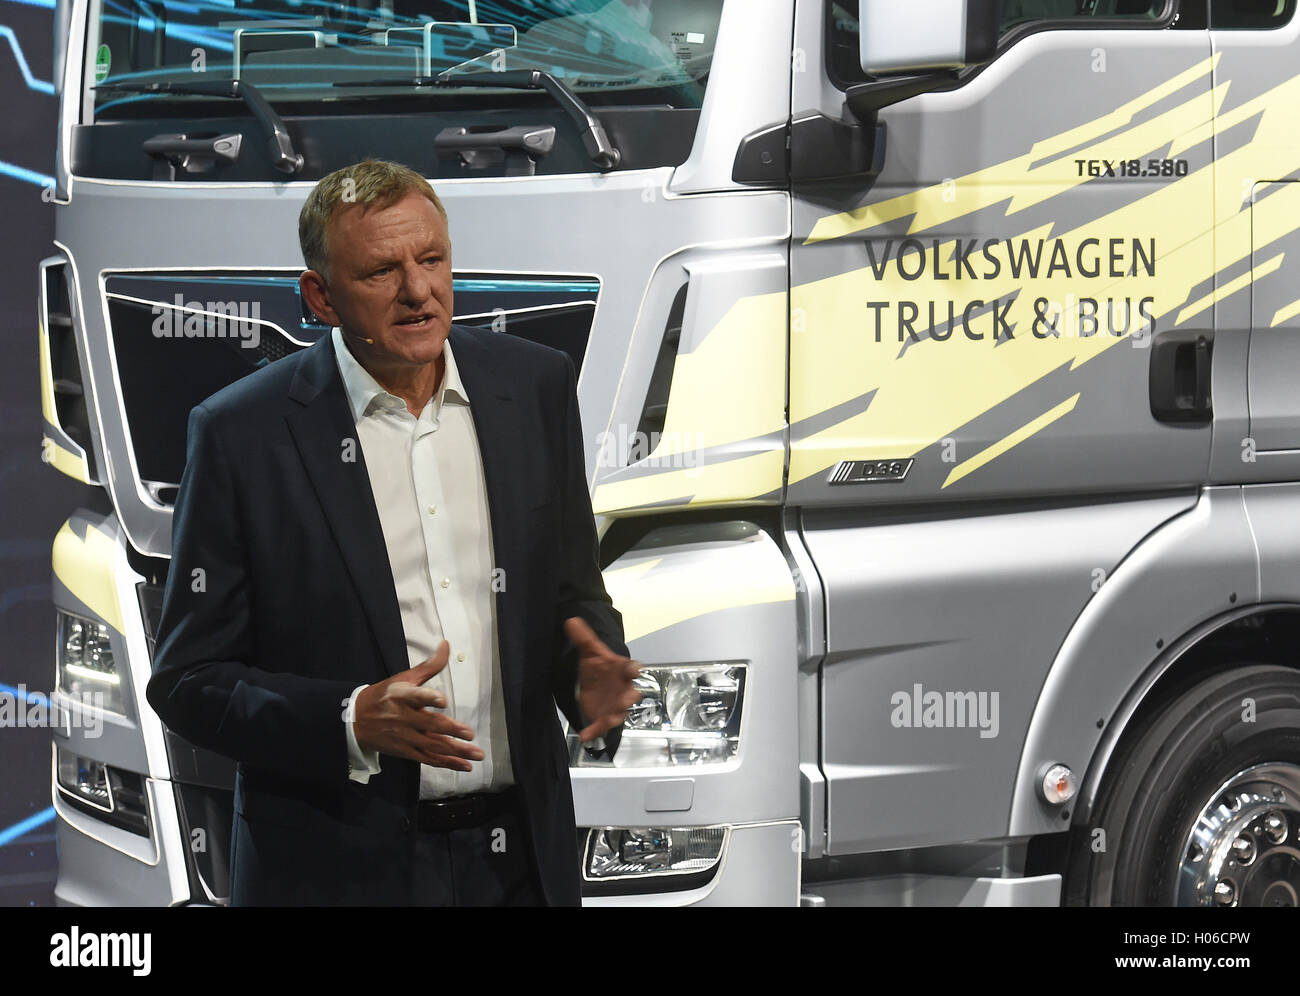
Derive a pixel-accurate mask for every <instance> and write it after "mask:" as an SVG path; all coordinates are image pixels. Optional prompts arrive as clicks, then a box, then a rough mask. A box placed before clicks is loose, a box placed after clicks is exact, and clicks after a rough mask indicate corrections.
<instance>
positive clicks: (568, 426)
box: [553, 353, 629, 758]
mask: <svg viewBox="0 0 1300 996" xmlns="http://www.w3.org/2000/svg"><path fill="white" fill-rule="evenodd" d="M564 363H565V384H564V398H563V403H564V432H563V437H562V442H563V445H564V452H563V454H561V456H560V460H561V466H563V468H564V474H563V477H562V480H561V484H560V496H559V501H560V516H561V519H560V522H561V537H560V554H559V564H558V569H559V579H558V580H559V595H558V599H559V601H558V606H557V614H556V620H555V627H556V651H555V660H556V662H557V667H556V672H555V675H554V681H553V687H554V691H555V701H556V702H557V703H558V704H559V706H560V710H561V712H563V713H564V715H565V717H566V718H567V719H568V720H569V725H570V726H572V727H573V729H574V730H580V729H581V728H582V727H583V726H585V725H586V723H585V722H584V721H583V717H582V716H581V715H580V713H579V710H578V703H577V700H576V699H575V697H574V686H575V684H576V683H577V680H578V653H577V650H576V648H575V647H574V646H573V643H572V642H571V641H570V640H569V637H568V634H567V633H565V631H564V620H566V619H568V618H569V617H570V616H581V617H582V618H583V619H584V620H586V622H587V625H589V626H590V627H591V628H592V629H593V630H594V631H595V633H596V635H597V636H598V637H600V639H601V640H602V641H603V642H604V644H605V646H607V647H609V649H610V650H612V651H613V652H614V653H616V654H622V655H624V656H629V654H628V648H627V644H626V643H625V642H624V641H623V616H622V615H621V614H620V613H619V611H618V609H616V608H614V602H613V600H612V599H611V598H610V597H609V594H608V593H607V592H606V591H605V581H604V578H603V577H602V576H601V572H600V541H599V539H598V538H597V536H596V523H595V519H594V518H593V514H592V510H591V493H590V491H589V490H588V487H587V459H586V450H585V448H584V446H583V442H582V419H581V417H580V415H579V412H578V391H577V384H578V376H577V371H576V370H575V368H574V365H573V360H572V359H571V358H570V357H569V355H568V354H567V353H566V354H564ZM621 734H622V727H618V726H616V727H614V729H612V730H610V731H609V732H608V733H606V734H605V756H606V757H608V758H613V756H614V752H615V751H616V750H617V749H618V744H619V739H620V737H621Z"/></svg>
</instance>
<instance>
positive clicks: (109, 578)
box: [51, 522, 123, 633]
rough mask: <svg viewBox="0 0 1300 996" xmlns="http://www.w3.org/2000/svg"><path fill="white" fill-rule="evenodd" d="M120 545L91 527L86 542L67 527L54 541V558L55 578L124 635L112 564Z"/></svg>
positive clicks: (64, 526)
mask: <svg viewBox="0 0 1300 996" xmlns="http://www.w3.org/2000/svg"><path fill="white" fill-rule="evenodd" d="M116 553H117V545H116V544H115V543H114V541H113V539H112V537H110V536H108V535H107V534H105V533H103V532H101V531H100V530H98V529H96V528H95V527H94V526H92V525H88V526H87V527H86V538H85V539H84V540H83V539H82V538H81V537H80V536H78V535H77V534H76V533H74V532H73V531H72V527H71V526H70V525H69V524H68V523H66V522H65V523H64V524H63V528H62V529H60V530H59V531H58V534H57V535H56V536H55V537H54V550H53V553H52V555H51V559H52V561H53V566H54V576H55V577H56V578H58V579H59V580H60V581H61V582H62V583H63V585H64V587H66V588H67V589H68V591H70V592H72V594H73V595H75V596H76V597H77V598H79V599H81V601H83V602H84V603H86V605H87V606H88V607H89V608H90V610H91V611H92V612H94V613H95V614H96V615H98V616H99V617H100V618H101V619H103V620H104V622H106V623H108V625H109V626H111V627H113V629H115V630H116V631H117V632H119V633H121V632H122V631H123V627H122V607H121V605H120V604H119V602H118V598H117V586H116V584H115V583H114V573H113V564H114V561H115V558H116Z"/></svg>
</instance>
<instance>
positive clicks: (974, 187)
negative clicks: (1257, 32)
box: [805, 53, 1226, 245]
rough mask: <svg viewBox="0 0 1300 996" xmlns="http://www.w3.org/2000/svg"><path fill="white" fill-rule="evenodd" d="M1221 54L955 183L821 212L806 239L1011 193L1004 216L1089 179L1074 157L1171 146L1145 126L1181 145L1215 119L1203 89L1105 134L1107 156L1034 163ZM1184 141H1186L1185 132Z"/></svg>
mask: <svg viewBox="0 0 1300 996" xmlns="http://www.w3.org/2000/svg"><path fill="white" fill-rule="evenodd" d="M1218 60H1219V53H1216V54H1215V55H1213V56H1211V57H1209V58H1207V59H1205V60H1203V61H1201V62H1199V63H1197V64H1195V65H1194V66H1192V67H1191V68H1189V69H1187V70H1185V71H1184V72H1182V73H1179V74H1178V75H1177V76H1175V77H1173V78H1172V79H1170V80H1168V81H1167V82H1165V83H1164V84H1162V85H1160V86H1157V87H1154V88H1153V89H1151V90H1150V91H1148V92H1147V93H1144V94H1142V95H1140V96H1138V97H1136V98H1134V99H1133V100H1131V101H1129V102H1128V103H1127V104H1123V105H1121V106H1120V107H1118V108H1116V109H1115V110H1114V111H1112V112H1110V113H1109V114H1105V115H1102V116H1101V117H1099V118H1096V119H1094V120H1092V121H1089V122H1087V123H1085V124H1082V125H1079V126H1078V127H1076V128H1071V129H1069V130H1068V131H1064V132H1060V133H1059V134H1057V135H1054V136H1052V137H1051V138H1047V139H1044V140H1043V141H1041V142H1037V143H1036V144H1035V145H1034V146H1033V147H1032V148H1031V149H1030V150H1029V152H1027V153H1026V154H1025V155H1022V156H1018V157H1017V158H1015V159H1009V160H1006V161H1005V162H1001V163H998V164H997V165H995V166H991V167H989V168H988V169H985V170H979V171H977V172H974V173H971V174H968V175H967V176H964V177H961V178H960V179H957V180H955V181H954V185H953V186H952V187H948V186H946V185H945V184H935V185H932V186H929V187H922V188H920V189H918V190H915V191H910V192H908V193H906V194H902V195H900V196H898V197H893V198H890V199H888V200H884V201H880V202H878V203H875V204H867V205H865V206H863V207H861V208H857V209H855V210H853V211H845V212H842V213H840V214H835V215H830V216H828V217H826V218H822V219H821V220H819V221H818V222H817V224H816V225H815V226H813V230H812V233H811V234H810V235H809V237H808V239H807V240H806V242H805V245H807V244H811V243H814V242H824V241H826V240H828V239H836V238H841V237H843V236H846V235H852V234H854V233H855V232H863V231H867V230H868V229H872V228H875V227H877V226H879V225H884V224H887V223H888V222H891V221H897V220H898V219H900V218H905V217H908V216H909V215H914V216H915V217H914V218H913V220H912V224H911V227H910V228H909V234H910V233H915V232H920V231H926V230H928V229H931V228H935V227H939V226H942V225H946V224H949V223H951V222H953V221H955V220H956V219H957V218H960V217H963V216H965V215H968V214H971V213H973V212H976V211H980V210H982V209H984V208H987V207H990V206H992V205H994V204H998V203H1000V202H1002V201H1005V200H1007V199H1008V198H1009V197H1010V198H1011V200H1012V206H1011V207H1010V208H1009V209H1008V214H1010V213H1014V212H1015V211H1020V210H1023V209H1024V208H1026V207H1029V206H1030V205H1031V204H1037V203H1040V202H1042V201H1044V200H1047V199H1049V198H1051V197H1054V196H1056V195H1057V194H1059V193H1063V192H1065V191H1067V190H1070V189H1072V188H1073V187H1075V186H1077V185H1078V184H1080V183H1084V182H1086V181H1087V180H1088V179H1089V178H1088V177H1079V176H1078V170H1077V168H1076V166H1075V164H1074V160H1075V159H1086V158H1094V159H1101V158H1105V159H1114V158H1115V156H1114V149H1115V148H1117V147H1123V148H1126V149H1132V150H1133V151H1132V154H1131V155H1130V156H1128V158H1137V157H1140V156H1142V155H1144V154H1146V153H1148V152H1150V151H1152V150H1154V149H1157V148H1160V147H1161V146H1162V145H1164V144H1168V140H1166V141H1163V142H1151V143H1150V144H1143V143H1142V142H1141V141H1135V139H1136V137H1137V135H1139V134H1141V133H1143V132H1145V133H1148V134H1149V135H1151V136H1155V135H1157V134H1171V135H1172V136H1173V138H1172V140H1173V141H1174V142H1175V143H1176V147H1181V146H1185V145H1186V144H1188V143H1186V142H1178V141H1177V136H1178V135H1179V134H1182V133H1183V132H1185V131H1187V130H1188V129H1191V128H1193V127H1194V126H1196V125H1206V124H1208V123H1209V122H1210V121H1211V119H1212V112H1211V109H1210V105H1209V104H1208V103H1206V102H1205V101H1204V94H1201V93H1198V94H1196V95H1195V97H1194V98H1193V99H1192V100H1190V101H1188V102H1186V103H1184V104H1182V105H1181V106H1180V107H1177V108H1174V109H1173V110H1170V111H1168V112H1166V113H1164V114H1161V115H1160V116H1158V117H1156V118H1153V119H1152V120H1151V121H1148V122H1145V123H1144V124H1143V125H1140V126H1138V127H1137V128H1135V129H1133V130H1132V131H1130V132H1126V133H1123V134H1120V135H1117V136H1114V137H1112V138H1108V139H1106V140H1105V149H1106V150H1107V153H1108V154H1107V155H1105V156H1102V155H1099V154H1095V153H1096V151H1097V149H1099V148H1101V146H1094V147H1091V150H1092V151H1091V152H1088V151H1084V152H1079V153H1078V154H1072V155H1071V156H1070V157H1069V158H1068V159H1061V160H1058V161H1056V162H1054V163H1047V164H1045V165H1044V166H1042V167H1040V168H1039V169H1037V170H1034V169H1031V166H1032V164H1033V163H1035V162H1039V161H1041V160H1043V159H1050V158H1052V157H1056V156H1060V155H1061V154H1062V153H1064V152H1066V151H1068V150H1070V149H1073V148H1076V147H1078V146H1081V145H1083V143H1085V142H1088V141H1090V140H1100V139H1101V137H1102V136H1103V135H1107V134H1109V133H1110V132H1113V131H1115V130H1116V129H1117V128H1121V127H1123V126H1124V125H1126V124H1128V123H1129V122H1131V121H1132V120H1133V118H1134V117H1135V116H1136V115H1138V114H1139V113H1141V112H1142V111H1144V110H1146V109H1147V108H1148V107H1152V106H1154V105H1155V104H1156V103H1158V102H1159V101H1161V100H1164V99H1165V98H1166V97H1168V96H1170V95H1172V94H1174V93H1177V92H1178V91H1179V90H1181V89H1183V88H1185V87H1187V86H1190V85H1192V84H1194V83H1196V82H1197V81H1199V80H1201V79H1203V78H1204V77H1206V76H1207V75H1208V74H1210V73H1211V72H1212V71H1213V69H1214V67H1215V65H1216V64H1217V63H1218ZM1225 94H1226V88H1220V89H1216V91H1215V94H1214V97H1213V99H1214V100H1215V101H1216V105H1215V106H1217V102H1218V101H1221V100H1222V99H1223V96H1224V95H1225ZM1188 141H1189V142H1190V136H1189V139H1188ZM1027 180H1028V181H1042V182H1043V183H1044V189H1043V190H1041V191H1034V190H1029V191H1025V186H1026V182H1027Z"/></svg>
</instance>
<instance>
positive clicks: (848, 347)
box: [789, 0, 1294, 507]
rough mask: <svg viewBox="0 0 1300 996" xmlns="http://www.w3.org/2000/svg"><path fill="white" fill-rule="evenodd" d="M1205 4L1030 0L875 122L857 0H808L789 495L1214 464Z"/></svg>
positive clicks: (856, 500) (1097, 476) (1085, 489)
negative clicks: (995, 36)
mask: <svg viewBox="0 0 1300 996" xmlns="http://www.w3.org/2000/svg"><path fill="white" fill-rule="evenodd" d="M922 6H925V5H918V6H917V8H916V9H917V10H918V11H920V10H921V8H922ZM928 6H929V7H932V8H935V9H955V8H956V7H957V6H958V5H956V4H943V3H940V4H937V5H935V4H931V5H928ZM1188 7H1189V4H1187V3H1184V4H1183V8H1184V9H1183V10H1182V11H1181V12H1180V10H1179V9H1178V8H1179V5H1178V4H1177V3H1175V2H1168V3H1166V2H1165V0H1085V2H1083V3H1080V2H1079V0H1007V2H1006V3H1005V4H1004V12H1003V15H1002V22H1001V26H1000V38H999V41H998V52H997V55H996V57H995V58H994V59H993V61H992V62H991V63H989V64H988V65H986V66H985V67H983V68H978V69H969V70H965V71H962V72H960V73H959V74H957V76H956V79H955V80H952V81H950V82H948V83H946V84H945V85H944V86H943V87H942V88H941V89H939V90H937V91H934V92H926V93H922V94H920V95H917V96H913V97H910V98H908V99H902V100H899V101H898V102H897V103H892V104H890V105H888V106H885V107H883V108H882V109H880V110H879V112H878V114H876V115H875V122H876V127H872V120H871V118H870V117H869V116H868V117H866V120H863V117H864V116H863V115H858V116H857V117H854V116H852V115H850V113H849V112H848V111H847V110H846V108H845V98H846V96H848V95H851V94H852V93H853V91H852V90H851V88H852V87H853V86H855V85H857V84H861V83H863V82H864V81H866V80H867V79H868V77H867V76H866V74H865V73H864V71H863V69H862V67H861V65H860V63H859V43H860V37H859V26H858V20H857V11H858V6H857V4H856V3H855V2H853V0H832V2H824V0H802V2H801V3H800V5H799V8H800V14H799V21H798V27H799V32H800V34H799V47H798V48H797V49H796V52H795V60H796V65H795V70H796V71H795V72H794V74H793V78H794V87H795V89H794V103H793V108H794V115H793V116H794V122H795V123H794V126H793V128H792V149H791V162H792V169H794V171H795V174H796V175H795V178H794V188H795V197H794V203H793V248H792V252H791V266H792V276H791V333H790V425H791V453H790V467H789V501H790V503H791V504H795V505H802V506H805V507H807V506H810V505H850V504H851V505H858V504H862V503H895V502H913V501H954V500H963V499H968V498H987V497H995V496H1030V495H1071V496H1072V495H1079V494H1086V493H1099V492H1111V493H1118V492H1124V491H1141V490H1150V489H1152V488H1169V487H1178V486H1187V485H1193V484H1195V483H1197V482H1200V481H1202V480H1204V477H1205V473H1206V467H1207V460H1208V454H1209V441H1210V434H1211V428H1210V421H1209V418H1210V414H1209V409H1210V399H1209V397H1208V387H1207V386H1206V385H1207V382H1208V362H1209V360H1210V355H1211V354H1210V349H1209V345H1210V344H1209V343H1208V341H1207V342H1206V343H1204V344H1202V346H1201V347H1200V349H1201V355H1199V356H1198V345H1197V343H1198V339H1197V337H1196V336H1195V335H1190V336H1189V335H1187V333H1188V332H1189V330H1191V331H1192V332H1195V331H1196V330H1202V329H1209V328H1210V327H1211V326H1212V323H1213V319H1214V304H1215V300H1216V298H1215V284H1214V277H1215V269H1216V260H1215V256H1214V216H1213V204H1214V196H1213V194H1214V170H1213V159H1212V155H1213V141H1212V139H1213V134H1212V126H1211V122H1212V120H1213V117H1214V114H1213V109H1214V108H1215V107H1216V106H1217V105H1218V104H1219V103H1220V102H1222V101H1223V99H1224V94H1223V93H1222V92H1221V90H1214V89H1212V86H1213V83H1214V80H1215V76H1214V70H1213V65H1214V63H1213V59H1212V57H1211V56H1212V53H1211V50H1210V43H1209V36H1208V32H1207V31H1206V30H1205V19H1204V17H1203V16H1200V17H1198V16H1196V15H1197V13H1198V11H1197V10H1194V9H1193V10H1189V9H1188ZM902 9H911V8H910V6H909V7H908V8H902V7H901V6H900V10H902ZM908 16H910V15H905V14H900V15H898V22H899V23H898V25H896V29H897V30H900V31H901V30H904V29H907V26H908V25H907V23H906V18H907V17H908ZM932 27H934V28H936V29H938V28H941V27H942V26H940V25H932ZM925 28H926V25H925V24H922V23H920V21H918V22H917V23H916V24H912V25H911V29H914V30H916V31H917V32H921V31H923V29H925ZM809 53H812V55H811V61H812V63H813V64H816V63H818V62H820V63H821V69H822V71H820V72H817V71H803V72H800V71H799V70H800V64H799V63H800V60H801V59H804V60H805V61H807V60H808V59H809V58H810V57H809ZM818 53H820V55H818ZM1244 58H1245V56H1243V59H1244ZM818 115H820V116H822V118H823V119H824V120H820V121H818V120H816V116H818ZM842 118H843V119H847V120H850V121H852V122H853V124H854V125H856V126H860V129H861V133H862V134H860V135H859V136H858V137H857V138H856V139H853V138H851V137H849V136H850V129H848V128H847V127H845V126H843V124H842ZM810 122H811V123H810ZM855 143H856V144H855ZM846 150H848V151H846ZM876 169H878V170H879V172H878V175H872V174H873V171H874V170H876ZM801 170H802V171H803V173H804V175H803V176H800V175H799V173H800V171H801ZM818 173H821V174H824V175H822V176H818V175H816V174H818ZM810 174H811V175H810ZM837 174H838V175H837ZM1293 317H1294V316H1293ZM1153 332H1154V337H1153V334H1152V333H1153ZM1153 346H1154V347H1155V348H1153ZM1153 364H1154V365H1155V367H1156V369H1155V370H1154V371H1153V369H1152V367H1153ZM1153 385H1155V387H1153ZM1153 390H1154V391H1155V393H1157V394H1158V395H1160V397H1159V398H1157V399H1155V400H1156V403H1155V404H1154V405H1153V397H1152V394H1153ZM1153 407H1155V408H1157V409H1159V414H1158V415H1153Z"/></svg>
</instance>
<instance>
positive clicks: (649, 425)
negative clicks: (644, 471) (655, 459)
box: [629, 284, 689, 456]
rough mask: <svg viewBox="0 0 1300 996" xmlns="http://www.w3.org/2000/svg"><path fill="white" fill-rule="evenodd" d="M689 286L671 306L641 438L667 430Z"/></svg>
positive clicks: (641, 424)
mask: <svg viewBox="0 0 1300 996" xmlns="http://www.w3.org/2000/svg"><path fill="white" fill-rule="evenodd" d="M688 286H689V285H687V284H682V286H681V289H680V290H679V291H678V292H677V296H676V297H675V298H673V305H672V307H671V308H669V309H668V322H667V325H666V327H665V328H664V337H663V340H662V341H661V342H660V343H659V355H658V356H657V357H655V368H654V371H653V372H652V373H651V374H650V387H649V389H648V390H647V391H646V396H645V405H644V406H642V408H641V420H640V422H638V423H637V427H636V428H637V437H636V438H637V439H658V438H659V436H660V435H661V434H662V433H663V431H664V420H665V419H666V418H667V417H668V391H669V390H670V389H671V388H672V386H673V369H674V367H675V366H676V365H677V344H678V343H679V342H680V341H681V338H682V318H683V316H684V315H685V314H686V288H687V287H688ZM632 452H633V453H635V452H636V447H633V450H632ZM630 455H631V454H629V456H630Z"/></svg>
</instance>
